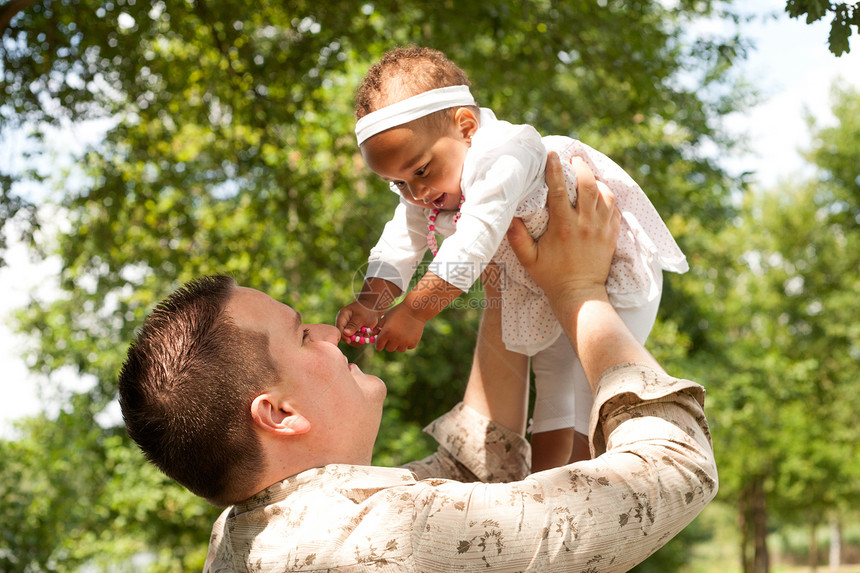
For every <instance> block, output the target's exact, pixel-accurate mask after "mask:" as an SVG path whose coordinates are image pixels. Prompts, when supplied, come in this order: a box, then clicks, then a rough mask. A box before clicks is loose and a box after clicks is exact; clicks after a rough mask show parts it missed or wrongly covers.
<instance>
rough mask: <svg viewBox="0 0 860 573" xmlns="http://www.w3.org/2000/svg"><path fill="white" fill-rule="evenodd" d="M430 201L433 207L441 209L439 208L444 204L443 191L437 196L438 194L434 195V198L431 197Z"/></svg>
mask: <svg viewBox="0 0 860 573" xmlns="http://www.w3.org/2000/svg"><path fill="white" fill-rule="evenodd" d="M430 203H431V204H432V205H433V206H434V207H436V208H437V209H441V208H442V205H444V204H445V195H444V193H443V194H442V195H439V196H438V197H436V198H435V199H433V201H431V202H430Z"/></svg>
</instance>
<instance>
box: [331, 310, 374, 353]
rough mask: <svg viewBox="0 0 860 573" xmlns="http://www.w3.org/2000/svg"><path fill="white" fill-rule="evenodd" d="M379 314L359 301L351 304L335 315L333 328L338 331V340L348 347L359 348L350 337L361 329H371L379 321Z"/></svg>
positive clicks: (356, 342) (358, 344) (357, 343)
mask: <svg viewBox="0 0 860 573" xmlns="http://www.w3.org/2000/svg"><path fill="white" fill-rule="evenodd" d="M379 315H380V313H379V312H377V311H375V310H373V309H372V308H368V307H367V306H366V305H364V304H362V303H360V302H359V301H355V302H352V303H350V304H348V305H346V306H345V307H343V308H342V309H340V311H339V312H338V313H337V319H336V320H335V326H337V329H338V330H340V339H341V340H343V341H344V342H346V343H347V344H349V345H350V346H360V343H359V342H358V341H355V340H353V339H352V337H353V336H354V335H355V334H356V333H358V332H360V329H361V328H363V327H366V328H371V329H372V328H373V327H374V326H376V322H377V321H378V320H379Z"/></svg>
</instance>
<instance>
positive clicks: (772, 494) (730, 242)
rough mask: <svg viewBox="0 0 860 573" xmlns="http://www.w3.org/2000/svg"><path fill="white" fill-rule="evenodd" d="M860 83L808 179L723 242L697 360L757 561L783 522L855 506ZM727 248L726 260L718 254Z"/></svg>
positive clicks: (816, 153) (762, 567) (749, 563)
mask: <svg viewBox="0 0 860 573" xmlns="http://www.w3.org/2000/svg"><path fill="white" fill-rule="evenodd" d="M858 106H860V94H858V93H857V92H854V91H851V90H847V89H846V90H842V89H837V90H836V91H835V97H834V106H833V110H834V114H835V115H836V117H837V120H838V124H837V125H836V126H834V127H816V126H815V125H813V126H812V127H813V142H814V143H813V146H812V150H811V151H810V152H809V153H808V155H807V156H808V157H809V159H810V160H811V161H812V162H813V163H814V164H815V165H816V166H817V167H818V168H819V174H818V176H817V177H816V178H815V179H814V180H812V181H808V182H801V183H798V184H793V185H788V184H786V185H782V186H780V187H779V188H776V189H772V190H770V191H767V192H765V193H760V194H754V195H752V196H750V197H749V199H748V202H747V204H746V205H745V208H744V209H743V210H742V217H741V218H740V220H739V221H738V222H737V224H736V225H735V226H733V227H730V228H727V229H726V230H725V231H724V233H722V234H721V235H720V240H719V242H718V243H717V244H714V245H712V247H711V249H710V251H709V252H710V256H712V257H714V256H715V257H717V258H715V259H713V260H712V263H711V264H710V265H708V266H709V267H712V268H714V269H720V271H719V273H717V272H714V273H713V276H712V280H711V282H710V283H709V284H710V286H708V283H706V284H705V285H702V288H703V291H705V292H708V291H709V290H710V291H711V292H712V293H713V295H714V296H712V297H711V298H712V304H711V305H709V306H707V307H704V306H703V308H706V309H707V310H708V311H709V314H707V315H705V316H706V317H707V318H706V320H708V321H709V322H710V321H713V323H714V325H715V326H716V328H715V329H714V332H713V333H712V336H711V338H710V340H711V341H712V343H713V344H714V349H715V351H716V352H714V354H713V355H712V356H711V358H710V359H708V358H707V355H705V354H703V355H701V356H699V357H696V358H695V361H697V362H698V361H701V366H700V367H701V368H710V369H711V375H710V379H711V380H713V381H715V382H717V381H718V384H715V387H714V388H713V389H714V393H713V401H712V403H711V410H710V411H711V413H712V416H713V420H714V428H713V431H714V436H715V439H716V441H717V444H716V449H717V451H718V452H723V455H722V456H721V457H719V465H720V477H721V495H722V496H723V498H728V499H730V500H731V501H732V502H733V503H735V504H736V505H737V507H738V513H739V522H740V523H741V546H742V551H741V554H742V557H743V561H744V562H743V567H744V571H745V572H757V573H758V572H764V571H767V570H768V569H769V564H768V561H769V559H768V551H767V545H766V536H767V532H768V530H769V528H771V527H772V526H773V523H783V524H790V523H797V524H809V525H810V526H811V528H812V530H813V531H814V529H815V527H817V525H819V524H821V523H824V522H826V521H827V520H828V518H829V517H830V516H833V515H838V514H839V513H840V512H844V511H845V510H846V509H847V508H850V507H854V506H856V503H857V496H858V493H860V488H858V487H857V485H856V484H857V483H858V482H857V471H858V469H857V467H856V464H850V463H849V464H846V463H845V460H847V459H853V456H855V455H856V454H857V447H858V446H857V444H858V439H860V433H858V430H857V428H856V424H854V422H853V421H852V420H853V418H854V416H855V415H856V411H857V408H858V406H860V404H858V398H857V396H858V390H860V387H858V386H860V383H858V374H860V372H858V366H857V357H858V356H860V330H858V328H857V324H858V322H857V321H858V319H860V305H858V303H857V302H856V296H855V294H854V293H856V292H857V288H858V287H860V284H858V277H857V273H856V269H857V267H858V265H860V260H858V255H857V252H858V250H857V249H858V246H860V244H858V242H860V233H858V223H857V221H858V218H857V213H858V203H857V200H858V197H860V194H858V193H857V185H858V184H857V182H856V181H854V180H853V179H852V178H851V176H850V175H849V174H850V173H852V170H854V171H856V167H855V161H854V159H853V158H855V157H856V156H857V155H856V154H857V153H858V152H860V130H858V123H857V112H858V111H860V107H858ZM720 257H722V263H721V264H717V261H718V260H719V258H720Z"/></svg>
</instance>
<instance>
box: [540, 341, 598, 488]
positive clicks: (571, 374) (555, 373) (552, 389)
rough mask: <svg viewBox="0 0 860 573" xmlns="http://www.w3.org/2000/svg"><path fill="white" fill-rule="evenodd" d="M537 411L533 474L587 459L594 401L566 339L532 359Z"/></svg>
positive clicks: (583, 374)
mask: <svg viewBox="0 0 860 573" xmlns="http://www.w3.org/2000/svg"><path fill="white" fill-rule="evenodd" d="M532 370H534V373H535V393H536V395H535V407H534V416H533V418H534V423H533V425H532V439H531V443H532V471H541V470H545V469H549V468H554V467H558V466H562V465H566V464H568V463H571V462H574V461H579V460H584V459H588V458H589V457H590V454H589V450H588V419H589V415H590V412H591V404H592V402H593V401H594V398H593V397H592V394H591V387H590V386H589V385H588V379H587V378H586V377H585V372H584V371H583V370H582V366H581V365H580V363H579V360H578V359H577V358H576V354H575V353H574V351H573V348H572V347H571V345H570V341H569V340H568V339H567V337H566V336H564V335H562V336H560V337H559V338H558V340H556V341H555V342H554V343H553V344H552V346H550V347H549V348H547V349H546V350H543V351H541V352H539V353H537V354H536V355H535V356H534V357H533V358H532Z"/></svg>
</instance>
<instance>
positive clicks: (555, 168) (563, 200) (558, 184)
mask: <svg viewBox="0 0 860 573" xmlns="http://www.w3.org/2000/svg"><path fill="white" fill-rule="evenodd" d="M546 185H547V192H546V203H547V209H548V210H549V216H550V218H552V217H553V216H556V215H559V216H560V215H561V213H563V212H564V211H562V209H564V210H566V211H569V210H570V198H569V197H568V194H567V182H566V181H565V180H564V172H563V171H562V169H561V160H560V159H559V158H558V154H557V153H555V152H554V151H551V152H550V153H549V154H548V155H547V159H546Z"/></svg>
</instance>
